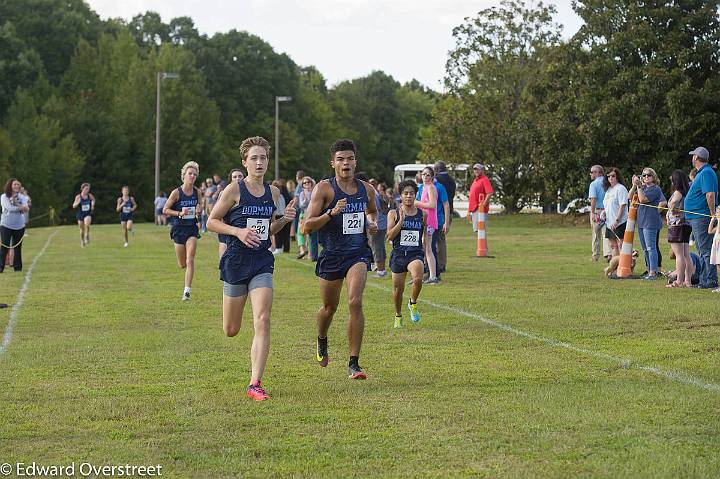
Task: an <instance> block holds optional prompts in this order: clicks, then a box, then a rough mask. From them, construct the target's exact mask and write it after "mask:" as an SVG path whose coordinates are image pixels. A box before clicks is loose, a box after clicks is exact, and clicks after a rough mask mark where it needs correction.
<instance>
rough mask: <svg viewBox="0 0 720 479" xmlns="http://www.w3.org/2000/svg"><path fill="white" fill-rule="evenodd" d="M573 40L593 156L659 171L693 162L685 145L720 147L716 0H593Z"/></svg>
mask: <svg viewBox="0 0 720 479" xmlns="http://www.w3.org/2000/svg"><path fill="white" fill-rule="evenodd" d="M575 10H576V12H577V13H578V15H580V16H581V17H582V18H583V20H584V21H585V25H584V26H583V27H582V28H581V29H580V31H579V32H578V34H577V35H576V36H575V41H576V42H578V43H579V44H580V45H581V46H582V48H584V49H586V50H587V52H588V53H587V58H586V60H585V61H583V62H582V63H580V64H579V65H578V67H579V69H580V72H581V75H582V78H583V81H582V82H580V84H579V88H578V113H579V115H580V120H581V125H582V132H583V137H584V141H585V143H586V145H587V150H588V156H589V157H590V158H592V160H593V161H595V162H598V163H602V164H606V165H615V166H620V167H621V168H623V169H624V170H625V172H626V174H630V173H636V172H637V171H639V169H640V168H642V167H643V166H652V167H654V168H655V169H656V170H658V171H659V172H660V174H661V177H667V176H668V175H669V173H670V171H671V170H672V169H674V168H677V167H682V168H683V169H687V168H688V167H689V163H688V161H687V160H688V157H687V151H688V150H689V149H690V148H691V147H693V146H696V145H698V144H703V145H705V146H707V147H708V148H710V150H711V151H714V152H717V151H719V150H720V137H719V133H718V129H717V124H718V121H720V117H718V115H720V99H719V97H718V95H717V93H718V75H717V72H718V70H719V67H720V63H719V62H720V59H719V58H718V55H717V52H718V49H719V48H720V21H719V17H718V7H717V2H716V1H705V0H692V1H687V2H659V3H658V2H621V1H617V0H588V1H582V2H577V4H576V5H575Z"/></svg>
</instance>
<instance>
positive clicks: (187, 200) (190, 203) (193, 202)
mask: <svg viewBox="0 0 720 479" xmlns="http://www.w3.org/2000/svg"><path fill="white" fill-rule="evenodd" d="M177 192H178V200H177V201H176V202H175V204H174V205H172V209H173V210H175V211H177V212H178V213H179V212H181V211H182V209H183V208H188V212H187V215H186V216H183V217H180V216H173V217H171V221H172V223H173V224H175V225H179V226H193V225H196V224H197V218H196V217H195V210H196V209H197V205H198V195H197V189H195V187H193V192H192V194H191V195H189V196H188V195H186V194H185V193H183V190H182V186H181V187H179V188H178V189H177Z"/></svg>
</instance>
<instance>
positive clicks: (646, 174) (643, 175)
mask: <svg viewBox="0 0 720 479" xmlns="http://www.w3.org/2000/svg"><path fill="white" fill-rule="evenodd" d="M640 176H642V177H643V178H652V175H651V174H649V173H643V174H642V175H640Z"/></svg>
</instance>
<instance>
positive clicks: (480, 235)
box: [477, 211, 487, 258]
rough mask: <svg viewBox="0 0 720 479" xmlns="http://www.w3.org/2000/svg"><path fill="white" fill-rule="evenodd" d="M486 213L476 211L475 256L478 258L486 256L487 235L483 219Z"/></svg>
mask: <svg viewBox="0 0 720 479" xmlns="http://www.w3.org/2000/svg"><path fill="white" fill-rule="evenodd" d="M486 214H487V213H482V212H480V211H478V221H477V256H478V258H482V257H485V256H487V236H486V233H485V220H486V219H487V217H486V216H485V215H486Z"/></svg>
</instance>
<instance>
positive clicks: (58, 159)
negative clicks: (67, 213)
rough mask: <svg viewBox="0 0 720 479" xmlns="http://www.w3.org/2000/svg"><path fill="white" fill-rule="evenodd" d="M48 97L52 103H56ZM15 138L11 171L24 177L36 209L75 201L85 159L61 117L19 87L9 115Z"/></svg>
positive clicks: (59, 205) (8, 121) (10, 131)
mask: <svg viewBox="0 0 720 479" xmlns="http://www.w3.org/2000/svg"><path fill="white" fill-rule="evenodd" d="M56 101H57V99H56V98H55V97H51V98H50V99H49V100H48V104H49V106H50V107H51V108H52V103H53V102H56ZM7 133H8V134H9V136H10V138H12V143H13V145H12V149H11V150H10V158H9V160H10V174H11V175H12V176H15V177H17V178H19V179H20V181H21V182H22V183H23V184H24V185H25V186H26V188H27V189H28V191H29V192H30V193H31V195H32V198H33V208H34V209H35V210H36V211H42V212H44V211H46V210H47V208H48V207H50V206H52V207H54V208H55V209H57V210H62V209H63V207H65V205H68V203H71V202H72V196H71V195H72V192H73V190H74V186H75V182H76V181H77V179H78V175H79V173H80V170H81V168H82V166H83V158H82V155H81V154H80V152H79V151H78V148H77V145H76V144H75V140H74V138H73V137H72V135H67V134H64V133H63V131H62V128H61V125H60V122H59V121H58V120H55V119H52V118H50V117H48V116H47V115H45V114H44V113H43V112H42V111H41V110H40V109H38V107H37V106H36V104H35V102H34V100H33V97H32V94H31V93H30V92H29V91H25V90H22V89H21V90H19V91H18V93H17V96H16V99H15V102H14V103H13V104H12V105H11V106H10V108H9V110H8V115H7Z"/></svg>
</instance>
